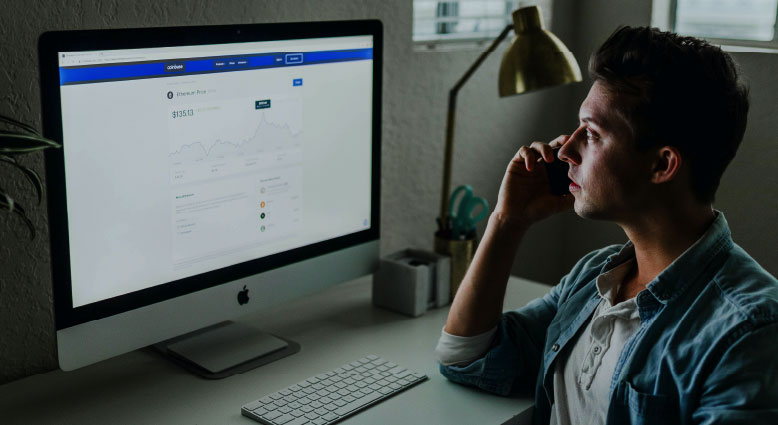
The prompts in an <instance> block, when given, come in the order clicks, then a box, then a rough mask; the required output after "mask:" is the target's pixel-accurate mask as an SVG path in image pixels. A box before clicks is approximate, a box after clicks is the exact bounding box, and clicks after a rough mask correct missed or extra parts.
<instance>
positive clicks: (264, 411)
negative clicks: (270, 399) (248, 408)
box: [254, 407, 267, 416]
mask: <svg viewBox="0 0 778 425" xmlns="http://www.w3.org/2000/svg"><path fill="white" fill-rule="evenodd" d="M265 413H267V409H265V408H264V407H260V408H258V409H254V414H255V415H258V416H262V415H264V414H265Z"/></svg>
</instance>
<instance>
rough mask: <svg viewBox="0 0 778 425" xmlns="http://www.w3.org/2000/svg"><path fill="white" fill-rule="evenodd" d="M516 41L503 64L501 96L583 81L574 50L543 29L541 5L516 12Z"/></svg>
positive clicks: (506, 54) (500, 86)
mask: <svg viewBox="0 0 778 425" xmlns="http://www.w3.org/2000/svg"><path fill="white" fill-rule="evenodd" d="M513 31H514V33H515V34H516V38H515V39H514V40H513V43H512V44H511V46H510V47H509V48H508V50H507V51H506V52H505V55H504V56H503V58H502V63H501V64H500V80H499V88H500V97H505V96H510V95H514V94H521V93H526V92H528V91H530V90H537V89H542V88H545V87H553V86H559V85H563V84H568V83H573V82H579V81H581V68H580V67H579V66H578V62H577V61H576V60H575V57H574V56H573V53H572V52H570V49H568V48H567V46H565V44H564V43H562V41H561V40H559V38H557V36H555V35H554V34H552V33H551V32H549V31H546V30H545V29H543V20H542V19H541V16H540V9H539V8H538V7H537V6H531V7H523V8H521V9H517V10H516V11H514V12H513Z"/></svg>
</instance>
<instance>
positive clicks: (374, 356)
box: [367, 354, 378, 360]
mask: <svg viewBox="0 0 778 425" xmlns="http://www.w3.org/2000/svg"><path fill="white" fill-rule="evenodd" d="M367 358H368V359H370V360H376V359H377V358H378V356H376V355H373V354H370V355H369V356H367Z"/></svg>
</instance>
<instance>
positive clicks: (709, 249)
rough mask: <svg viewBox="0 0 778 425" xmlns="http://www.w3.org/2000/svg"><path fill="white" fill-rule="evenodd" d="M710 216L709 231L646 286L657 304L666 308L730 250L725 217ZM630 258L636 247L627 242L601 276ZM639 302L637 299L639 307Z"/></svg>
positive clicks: (633, 254) (719, 214)
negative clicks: (712, 218) (712, 262)
mask: <svg viewBox="0 0 778 425" xmlns="http://www.w3.org/2000/svg"><path fill="white" fill-rule="evenodd" d="M713 212H714V214H715V216H716V217H715V219H714V220H713V223H712V224H711V225H710V227H708V230H706V231H705V233H704V234H703V235H702V236H700V238H699V239H697V241H696V242H695V243H694V244H692V246H690V247H689V248H687V249H686V251H684V252H683V253H682V254H681V255H680V256H678V258H676V259H675V260H674V261H673V262H672V263H670V265H669V266H667V267H666V268H665V269H664V270H663V271H662V272H661V273H659V275H658V276H657V277H656V278H654V280H652V281H651V282H649V283H648V285H647V286H646V289H647V292H648V293H649V294H650V295H652V296H653V298H654V299H656V301H659V302H660V303H662V304H666V303H667V302H668V301H670V300H671V299H673V298H675V297H676V296H678V295H679V294H680V293H682V292H683V291H684V290H685V289H686V288H687V287H688V286H689V285H690V284H691V283H693V282H694V281H695V280H696V279H697V278H699V277H700V274H701V271H702V270H705V269H706V268H707V267H706V266H707V264H708V263H710V262H711V261H713V259H714V257H716V254H718V253H719V252H720V251H721V250H722V249H727V248H731V247H732V245H733V242H732V236H731V233H730V231H729V225H728V224H727V220H726V219H725V218H724V213H722V212H721V211H718V210H714V211H713ZM632 258H635V246H634V245H633V244H632V241H627V243H626V244H624V246H623V247H622V248H621V250H620V251H619V252H618V253H616V254H613V255H611V256H609V257H608V259H607V261H606V264H605V266H604V267H603V268H602V271H601V273H605V272H607V271H610V270H612V269H614V268H616V267H618V266H619V265H621V264H623V263H624V262H626V261H629V260H630V259H632ZM639 298H640V297H639ZM640 302H641V300H640V299H638V303H640Z"/></svg>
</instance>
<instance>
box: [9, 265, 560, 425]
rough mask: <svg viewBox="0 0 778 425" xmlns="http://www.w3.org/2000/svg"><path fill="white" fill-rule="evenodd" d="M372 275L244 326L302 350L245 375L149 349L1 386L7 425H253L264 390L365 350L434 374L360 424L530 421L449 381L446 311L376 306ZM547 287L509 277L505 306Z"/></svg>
mask: <svg viewBox="0 0 778 425" xmlns="http://www.w3.org/2000/svg"><path fill="white" fill-rule="evenodd" d="M370 282H371V279H370V278H369V277H365V278H361V279H357V280H355V281H352V282H348V283H344V284H342V285H338V286H335V287H332V288H329V289H327V290H325V291H322V292H320V293H317V294H314V295H311V296H308V297H305V298H301V299H299V300H296V301H293V302H290V303H288V304H285V305H283V306H280V307H277V308H273V309H270V310H267V311H265V312H262V313H260V314H254V315H249V316H246V317H244V318H242V319H241V320H240V321H241V322H246V323H251V324H253V325H254V326H258V327H260V328H261V329H262V330H263V331H265V332H269V333H272V334H276V335H280V336H283V337H285V338H287V339H290V340H293V341H296V342H298V343H300V345H301V346H302V349H301V351H300V352H299V353H296V354H294V355H291V356H289V357H286V358H283V359H281V360H278V361H276V362H273V363H270V364H267V365H264V366H262V367H259V368H257V369H254V370H252V371H249V372H246V373H244V374H240V375H234V376H231V377H229V378H225V379H221V380H215V381H211V380H206V379H202V378H199V377H197V376H194V375H191V374H190V373H188V372H186V371H184V370H183V369H181V368H179V367H178V366H176V365H175V364H173V363H171V362H169V361H168V360H166V359H164V358H163V357H162V356H160V355H159V354H157V353H156V352H154V351H152V350H151V349H143V350H138V351H134V352H131V353H127V354H125V355H122V356H119V357H116V358H113V359H110V360H106V361H103V362H100V363H97V364H94V365H91V366H88V367H85V368H82V369H79V370H76V371H73V372H62V371H54V372H49V373H45V374H40V375H35V376H30V377H27V378H24V379H21V380H18V381H15V382H11V383H9V384H5V385H2V386H0V412H2V413H0V415H2V422H3V423H5V424H21V423H38V424H48V423H57V424H92V423H94V424H106V423H112V424H117V423H118V424H122V423H133V424H139V423H143V424H146V423H148V424H183V423H185V424H242V425H252V424H257V422H254V421H252V420H250V419H248V418H246V417H243V416H241V415H240V407H241V406H242V405H243V404H244V403H247V402H249V401H253V400H255V399H257V398H259V397H260V396H264V395H266V394H269V393H271V392H274V391H277V390H279V389H281V388H284V387H286V386H288V385H292V384H294V383H296V382H298V381H300V380H302V379H305V378H308V377H310V376H312V375H316V374H318V373H321V372H324V371H328V370H331V369H334V368H336V367H339V366H340V365H342V364H344V363H347V362H350V361H353V360H356V359H358V358H360V357H363V356H365V355H367V354H376V355H379V356H382V357H384V358H386V359H387V360H389V361H392V362H395V363H398V364H400V365H402V366H405V367H408V368H410V369H413V370H416V371H418V372H422V373H425V374H427V376H429V380H428V381H425V382H422V383H421V384H419V385H417V386H415V387H413V388H410V389H408V390H406V391H404V392H402V393H400V394H398V395H396V396H394V397H392V398H390V399H387V400H385V401H383V402H381V403H379V404H377V405H374V406H372V407H370V408H368V409H367V410H364V411H362V412H360V413H358V414H356V415H354V416H352V417H351V418H348V419H347V420H345V421H343V422H342V423H343V424H344V425H356V424H390V423H391V424H414V423H425V424H476V423H478V424H481V423H494V424H502V423H506V422H509V423H529V421H530V415H531V407H532V404H533V401H532V400H530V399H523V398H507V397H499V396H494V395H490V394H487V393H485V392H482V391H480V390H477V389H474V388H468V387H464V386H461V385H457V384H453V383H451V382H449V381H447V380H446V379H445V378H444V377H443V376H442V375H440V373H439V372H438V364H437V362H436V361H435V358H434V356H433V353H432V351H433V349H434V347H435V344H436V343H437V340H438V337H439V336H440V330H441V328H442V327H443V324H444V323H445V320H446V315H447V313H448V307H445V308H440V309H436V310H431V311H428V312H427V313H425V314H424V315H423V316H421V317H418V318H409V317H407V316H403V315H400V314H397V313H393V312H390V311H387V310H383V309H379V308H376V307H374V306H373V305H372V302H371V297H370ZM549 289H550V288H549V287H548V286H545V285H541V284H538V283H534V282H531V281H527V280H524V279H519V278H515V277H514V278H511V281H510V284H509V285H508V290H507V293H506V301H505V308H506V309H511V308H517V307H520V306H523V305H524V304H526V303H527V302H529V301H530V300H532V299H534V298H537V297H539V296H542V295H543V294H545V293H546V292H548V290H549Z"/></svg>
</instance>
